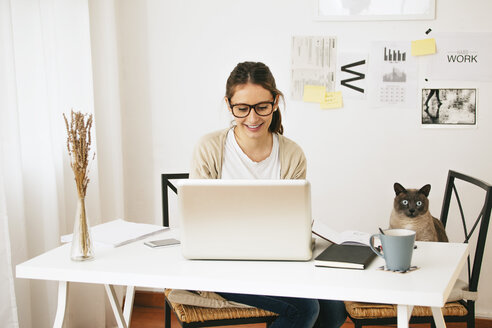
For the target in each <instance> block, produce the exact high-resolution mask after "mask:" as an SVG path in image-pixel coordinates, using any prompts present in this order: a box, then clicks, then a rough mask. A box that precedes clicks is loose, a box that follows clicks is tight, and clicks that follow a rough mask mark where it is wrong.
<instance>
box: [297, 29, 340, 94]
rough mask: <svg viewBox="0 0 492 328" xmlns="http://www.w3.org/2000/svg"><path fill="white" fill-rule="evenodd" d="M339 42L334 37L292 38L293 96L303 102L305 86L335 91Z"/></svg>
mask: <svg viewBox="0 0 492 328" xmlns="http://www.w3.org/2000/svg"><path fill="white" fill-rule="evenodd" d="M336 54H337V42H336V37H334V36H294V37H292V51H291V56H292V66H291V73H292V74H291V78H292V80H291V96H292V99H293V100H302V98H303V93H304V86H305V85H317V86H324V87H326V91H328V92H332V91H335V73H336Z"/></svg>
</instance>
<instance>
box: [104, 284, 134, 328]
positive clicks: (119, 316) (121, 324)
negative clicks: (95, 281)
mask: <svg viewBox="0 0 492 328" xmlns="http://www.w3.org/2000/svg"><path fill="white" fill-rule="evenodd" d="M104 288H106V294H108V298H109V303H111V308H112V309H113V313H114V317H115V318H116V323H117V324H118V328H127V327H129V326H130V324H128V325H127V324H126V322H125V318H124V317H123V313H121V306H120V302H118V298H117V297H116V292H115V290H114V287H113V285H104Z"/></svg>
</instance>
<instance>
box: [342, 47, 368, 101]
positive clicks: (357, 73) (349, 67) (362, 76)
mask: <svg viewBox="0 0 492 328" xmlns="http://www.w3.org/2000/svg"><path fill="white" fill-rule="evenodd" d="M337 62H339V63H340V64H339V70H338V72H337V73H338V76H339V77H340V78H339V81H338V83H337V90H342V91H343V97H344V98H345V99H348V98H350V99H365V98H366V94H367V86H366V76H367V53H351V52H345V53H340V56H339V58H338V61H337Z"/></svg>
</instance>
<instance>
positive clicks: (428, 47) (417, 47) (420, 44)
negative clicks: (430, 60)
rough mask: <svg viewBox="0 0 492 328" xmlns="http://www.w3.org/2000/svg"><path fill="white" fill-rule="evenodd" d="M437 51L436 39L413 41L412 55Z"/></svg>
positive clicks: (429, 53)
mask: <svg viewBox="0 0 492 328" xmlns="http://www.w3.org/2000/svg"><path fill="white" fill-rule="evenodd" d="M435 53H436V39H434V38H432V39H423V40H415V41H412V56H423V55H432V54H435Z"/></svg>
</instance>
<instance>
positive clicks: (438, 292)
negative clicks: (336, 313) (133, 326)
mask: <svg viewBox="0 0 492 328" xmlns="http://www.w3.org/2000/svg"><path fill="white" fill-rule="evenodd" d="M175 234H176V231H165V232H163V233H161V234H159V235H154V236H153V237H151V238H149V239H160V238H169V237H175ZM326 245H327V244H326V243H325V242H323V241H321V242H320V241H319V240H318V241H317V247H316V250H315V254H318V253H319V252H320V251H321V250H322V249H324V248H325V247H326ZM417 245H418V249H416V250H415V252H414V256H413V259H412V265H416V266H419V267H420V269H418V270H416V271H413V272H410V273H406V274H400V273H393V272H385V271H381V270H378V269H377V268H378V267H379V266H381V265H382V264H383V260H382V259H380V258H379V257H378V258H377V259H376V260H374V261H373V262H372V263H371V265H370V266H369V267H368V268H367V269H366V270H350V269H330V268H319V267H315V266H314V264H313V262H312V261H311V262H270V261H190V260H186V259H184V258H183V257H182V256H181V249H180V247H179V246H170V247H164V248H154V249H152V248H149V247H147V246H145V245H144V244H143V242H142V241H137V242H134V243H132V244H128V245H125V246H121V247H118V248H107V249H99V250H96V257H95V259H94V260H92V261H89V262H73V261H71V260H70V244H66V245H63V246H60V247H58V248H55V249H53V250H51V251H48V252H46V253H44V254H42V255H40V256H38V257H35V258H33V259H31V260H29V261H26V262H24V263H22V264H19V265H17V268H16V273H17V277H18V278H28V279H42V280H55V281H59V291H58V311H57V316H56V318H55V325H54V326H55V327H61V326H62V325H63V319H64V315H65V308H66V297H67V293H68V282H83V283H95V284H104V285H106V291H107V293H108V296H109V298H110V301H111V304H112V306H113V311H114V312H115V316H116V319H117V322H118V325H119V327H127V325H128V323H129V322H130V316H131V307H132V305H133V291H134V286H137V287H150V288H177V289H191V290H209V291H221V292H235V293H245V294H246V293H248V294H266V295H278V296H291V297H308V298H317V299H323V298H324V299H335V300H347V301H360V302H373V303H390V304H397V305H398V327H401V328H404V327H408V320H409V318H410V313H411V310H412V308H413V306H415V305H423V306H429V307H431V308H432V310H433V315H434V318H435V321H436V323H437V327H445V323H444V319H443V316H442V312H441V309H440V308H441V307H442V306H443V305H444V303H445V300H446V299H447V297H448V295H449V293H450V291H451V289H452V287H453V284H454V282H455V281H456V279H457V277H458V275H459V273H460V271H461V269H462V267H463V265H464V263H465V261H466V257H467V255H468V245H466V244H455V243H430V242H418V243H417ZM113 285H123V286H130V288H128V290H127V302H126V304H125V311H124V313H122V312H121V310H120V309H121V307H120V305H119V304H118V302H117V299H116V298H115V297H114V289H113V287H112V286H113Z"/></svg>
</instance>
